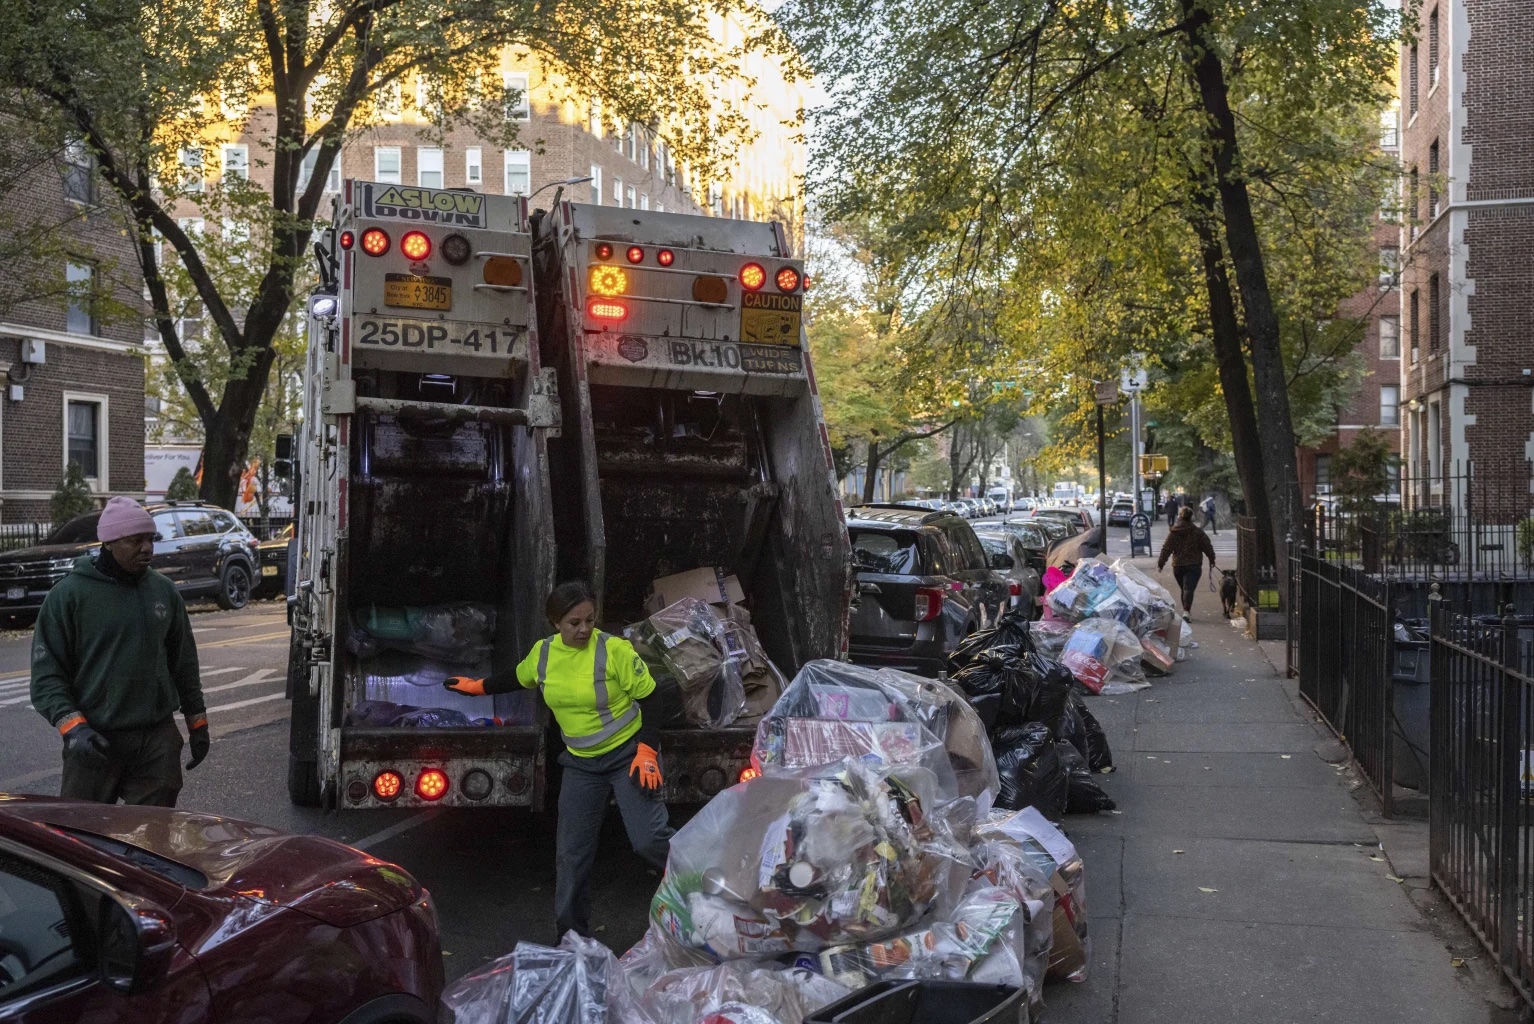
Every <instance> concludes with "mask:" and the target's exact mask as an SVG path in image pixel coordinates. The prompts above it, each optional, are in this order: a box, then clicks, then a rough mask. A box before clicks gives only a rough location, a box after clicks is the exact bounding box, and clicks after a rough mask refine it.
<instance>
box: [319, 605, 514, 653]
mask: <svg viewBox="0 0 1534 1024" xmlns="http://www.w3.org/2000/svg"><path fill="white" fill-rule="evenodd" d="M346 642H347V647H348V648H350V650H351V652H352V653H353V654H356V655H357V656H358V657H362V658H367V657H371V656H373V655H375V654H377V653H378V652H379V651H381V650H395V651H405V652H406V653H409V654H419V655H422V656H423V657H427V658H431V659H433V660H436V661H445V662H448V663H450V664H453V665H473V664H475V663H476V662H482V661H488V660H489V658H490V655H491V653H492V649H493V647H494V646H495V607H494V606H493V605H488V604H481V603H479V602H476V601H454V602H452V603H449V604H433V605H426V606H425V607H397V608H390V607H385V606H380V605H368V606H366V607H364V608H358V609H356V610H355V611H354V612H353V613H352V625H351V629H350V631H349V632H348V635H347V638H346Z"/></svg>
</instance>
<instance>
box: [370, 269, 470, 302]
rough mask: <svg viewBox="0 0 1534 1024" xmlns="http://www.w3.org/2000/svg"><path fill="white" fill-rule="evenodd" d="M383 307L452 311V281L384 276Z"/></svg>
mask: <svg viewBox="0 0 1534 1024" xmlns="http://www.w3.org/2000/svg"><path fill="white" fill-rule="evenodd" d="M384 305H386V306H400V307H402V308H405V309H452V308H453V279H452V278H450V277H417V276H415V275H414V274H385V275H384Z"/></svg>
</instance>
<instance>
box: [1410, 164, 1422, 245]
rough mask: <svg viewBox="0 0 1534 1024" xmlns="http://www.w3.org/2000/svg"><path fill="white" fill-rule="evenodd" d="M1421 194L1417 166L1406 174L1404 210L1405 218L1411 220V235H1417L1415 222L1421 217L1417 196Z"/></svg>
mask: <svg viewBox="0 0 1534 1024" xmlns="http://www.w3.org/2000/svg"><path fill="white" fill-rule="evenodd" d="M1421 194H1422V188H1421V182H1419V181H1418V175H1417V168H1415V167H1413V168H1412V169H1411V170H1410V171H1409V172H1407V175H1406V210H1407V214H1408V216H1407V219H1408V220H1409V221H1411V236H1412V237H1413V238H1416V237H1417V223H1418V222H1419V221H1420V220H1421V219H1422V208H1421V207H1420V206H1419V205H1418V201H1417V197H1418V196H1419V195H1421Z"/></svg>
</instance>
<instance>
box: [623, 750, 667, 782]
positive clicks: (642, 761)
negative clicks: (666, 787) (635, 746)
mask: <svg viewBox="0 0 1534 1024" xmlns="http://www.w3.org/2000/svg"><path fill="white" fill-rule="evenodd" d="M659 758H660V755H659V754H657V753H656V752H655V748H654V747H651V746H647V745H645V744H643V743H641V744H639V752H638V753H637V754H635V755H634V760H633V762H631V763H630V764H629V778H631V779H632V778H633V777H634V773H635V772H638V773H639V784H640V785H641V786H643V787H644V788H645V789H651V790H653V789H660V787H661V784H662V783H663V782H665V781H666V780H665V779H663V778H661V776H660V760H659Z"/></svg>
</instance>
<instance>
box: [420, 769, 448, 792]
mask: <svg viewBox="0 0 1534 1024" xmlns="http://www.w3.org/2000/svg"><path fill="white" fill-rule="evenodd" d="M415 795H416V796H418V797H420V798H421V799H422V800H441V799H442V798H443V797H444V796H446V795H447V775H446V773H444V772H442V771H439V770H438V769H436V768H428V769H426V770H425V771H424V772H422V773H421V774H420V777H418V778H417V779H416V780H415Z"/></svg>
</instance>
